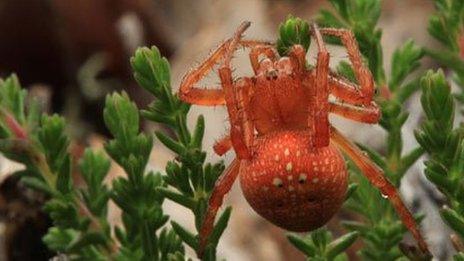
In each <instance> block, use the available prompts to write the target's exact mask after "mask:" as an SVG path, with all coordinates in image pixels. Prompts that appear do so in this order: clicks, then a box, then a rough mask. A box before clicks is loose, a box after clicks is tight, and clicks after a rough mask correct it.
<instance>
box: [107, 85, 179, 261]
mask: <svg viewBox="0 0 464 261" xmlns="http://www.w3.org/2000/svg"><path fill="white" fill-rule="evenodd" d="M103 116H104V120H105V123H106V125H107V126H108V129H109V130H110V132H111V134H112V135H113V137H114V139H112V140H110V141H109V142H108V143H107V144H106V145H105V149H106V151H107V153H108V154H109V155H110V156H111V157H112V158H113V160H114V161H116V162H117V163H118V164H119V165H120V166H121V167H122V168H123V169H124V170H125V172H126V174H127V177H119V178H117V179H115V180H114V181H113V184H112V185H113V189H112V192H111V198H112V200H113V201H114V202H115V203H116V204H117V205H118V206H119V207H120V208H121V209H122V211H123V220H124V231H123V230H122V229H118V237H119V238H120V241H121V243H122V248H123V249H124V250H125V251H128V252H130V253H142V256H141V258H142V259H141V260H161V258H162V257H163V256H166V255H167V254H168V253H163V252H162V251H161V250H162V249H168V250H170V251H172V254H174V253H176V252H180V253H183V247H182V245H181V244H179V242H178V239H177V238H176V237H172V236H171V239H172V240H171V241H170V242H169V243H168V242H160V240H161V236H163V235H164V236H163V237H166V235H165V234H166V232H162V233H161V234H160V235H158V234H157V231H158V230H159V229H161V227H163V225H165V223H166V222H167V221H168V219H169V218H168V216H167V215H165V214H164V213H163V209H162V203H163V200H164V197H163V196H162V195H161V194H160V193H159V192H158V190H157V188H160V187H164V186H165V184H164V181H163V179H162V177H161V174H160V173H156V174H155V173H153V172H146V171H145V169H146V166H147V163H148V159H149V156H150V153H151V149H152V146H153V139H152V138H151V136H149V135H146V134H143V133H140V132H139V121H140V118H139V111H138V109H137V107H136V105H135V104H134V103H133V102H131V101H130V99H129V97H128V96H127V94H125V93H122V94H116V93H115V94H112V95H110V96H108V97H107V99H106V105H105V110H104V111H103ZM163 233H164V234H163ZM169 233H170V232H169ZM163 244H164V246H163ZM134 255H135V256H137V257H138V255H136V254H134ZM125 256H126V254H122V255H120V256H119V259H125ZM131 258H135V257H134V256H132V257H131Z"/></svg>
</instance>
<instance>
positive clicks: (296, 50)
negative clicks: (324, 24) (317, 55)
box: [288, 44, 306, 73]
mask: <svg viewBox="0 0 464 261" xmlns="http://www.w3.org/2000/svg"><path fill="white" fill-rule="evenodd" d="M288 57H290V59H291V60H292V64H293V66H294V70H295V71H298V72H300V73H301V72H303V71H304V70H305V68H306V52H305V49H304V47H303V46H301V45H299V44H296V45H294V46H292V47H291V48H290V51H289V52H288Z"/></svg>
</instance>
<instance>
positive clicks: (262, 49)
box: [249, 45, 276, 74]
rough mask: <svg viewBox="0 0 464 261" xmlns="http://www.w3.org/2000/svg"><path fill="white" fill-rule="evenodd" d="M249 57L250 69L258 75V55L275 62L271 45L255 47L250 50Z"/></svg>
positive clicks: (274, 54)
mask: <svg viewBox="0 0 464 261" xmlns="http://www.w3.org/2000/svg"><path fill="white" fill-rule="evenodd" d="M249 55H250V62H251V67H252V68H253V71H254V73H255V74H258V69H259V56H260V55H265V56H266V57H268V58H269V59H271V61H275V59H276V53H275V51H274V47H273V46H272V45H256V46H254V47H253V48H252V49H251V51H250V54H249Z"/></svg>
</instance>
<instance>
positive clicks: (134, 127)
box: [0, 75, 184, 260]
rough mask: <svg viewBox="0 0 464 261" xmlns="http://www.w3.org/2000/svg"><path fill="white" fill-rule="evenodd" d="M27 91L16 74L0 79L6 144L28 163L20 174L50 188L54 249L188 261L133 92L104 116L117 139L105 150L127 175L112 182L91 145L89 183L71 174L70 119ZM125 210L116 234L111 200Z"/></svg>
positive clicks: (0, 128)
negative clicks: (151, 168) (44, 108)
mask: <svg viewBox="0 0 464 261" xmlns="http://www.w3.org/2000/svg"><path fill="white" fill-rule="evenodd" d="M26 95H27V92H26V91H25V90H22V89H21V87H20V85H19V81H18V79H17V78H16V76H14V75H13V76H11V77H9V78H7V79H5V80H1V81H0V111H1V123H0V137H1V140H0V150H1V151H2V153H3V154H4V155H5V156H6V157H8V158H10V159H12V160H14V161H17V162H20V163H23V164H24V166H25V169H24V170H22V171H20V172H18V173H16V175H21V177H22V182H24V183H25V184H27V185H29V186H31V187H33V188H35V189H37V190H40V191H42V192H44V193H45V194H46V195H47V196H48V197H49V200H48V201H47V202H46V204H45V206H44V209H45V211H46V212H47V213H49V215H50V217H51V218H52V219H53V227H51V228H50V230H49V231H48V233H47V235H46V236H45V237H44V241H45V243H46V244H47V245H48V247H49V248H50V249H51V250H54V251H57V252H63V253H66V254H67V255H68V257H69V258H71V259H73V260H109V259H116V260H166V258H168V257H169V258H171V259H172V260H183V258H182V257H183V253H184V249H183V246H182V243H181V241H180V240H179V239H178V238H177V236H176V235H175V234H174V232H173V231H170V230H167V229H166V228H164V229H162V230H161V227H162V226H163V225H164V224H165V223H166V221H167V220H168V217H167V216H166V215H164V214H163V211H162V207H161V205H162V202H163V196H162V195H161V194H160V193H159V192H158V190H157V188H159V187H164V186H165V183H164V181H163V179H162V177H161V175H160V174H159V173H156V174H155V173H152V172H148V173H146V172H145V167H146V164H147V161H148V156H149V154H150V152H151V148H152V143H153V140H152V138H151V136H147V135H145V134H141V133H139V127H138V126H139V115H138V113H139V112H138V110H137V107H136V106H135V104H134V103H132V102H131V101H130V100H129V98H128V96H127V95H126V94H124V93H123V94H113V95H110V96H108V97H107V100H106V106H105V112H104V118H105V123H106V124H107V126H108V128H109V129H110V132H111V133H112V134H113V136H114V137H115V138H114V139H113V140H111V141H109V142H108V143H107V144H106V146H105V149H106V151H107V153H108V154H109V155H110V156H111V157H112V158H113V160H114V161H116V162H117V163H118V164H120V165H121V167H122V168H123V169H124V170H125V171H126V174H127V176H126V177H120V178H117V179H116V180H114V182H113V184H112V186H111V187H109V186H107V185H106V184H105V183H104V179H105V177H106V175H107V173H108V170H109V166H110V161H109V159H108V158H107V157H106V156H104V154H102V153H101V152H94V151H92V150H86V151H85V153H84V155H83V157H82V159H81V160H80V164H79V166H80V168H79V169H80V170H79V174H80V175H81V176H82V179H83V180H84V182H85V187H83V188H78V187H76V186H75V184H73V181H72V179H71V173H72V166H73V162H72V157H71V155H70V154H69V152H68V151H69V138H68V137H67V136H66V134H65V121H64V119H63V118H61V117H59V116H57V115H52V116H48V115H42V116H41V115H40V112H39V110H38V109H39V107H38V106H37V105H36V103H34V102H31V103H29V104H26V103H25V101H26ZM110 199H111V200H113V201H114V202H115V203H116V204H117V205H118V206H119V207H120V208H121V209H122V211H123V214H122V220H123V226H122V227H117V228H116V229H115V234H116V238H113V237H112V236H111V227H110V225H109V223H108V218H107V209H108V201H109V200H110Z"/></svg>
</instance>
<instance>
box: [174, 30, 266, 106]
mask: <svg viewBox="0 0 464 261" xmlns="http://www.w3.org/2000/svg"><path fill="white" fill-rule="evenodd" d="M249 25H250V23H249V22H244V23H242V24H241V25H240V26H239V28H238V29H237V31H236V33H235V35H234V37H232V38H230V39H228V40H226V41H225V42H224V43H222V44H221V45H220V46H219V47H218V48H217V49H216V50H214V51H213V52H212V53H211V54H210V55H209V56H208V58H206V60H204V61H203V62H202V63H201V64H200V65H199V66H198V67H196V68H194V69H193V70H191V71H190V72H189V73H187V74H186V75H185V76H184V78H183V79H182V82H181V84H180V88H179V96H180V98H181V99H182V100H183V101H185V102H188V103H191V104H198V105H205V106H216V105H224V104H225V97H224V92H223V90H222V89H221V88H220V87H216V86H195V84H196V83H198V82H199V81H200V80H201V79H202V78H203V77H204V76H205V75H206V74H207V73H209V72H210V71H211V69H212V68H213V67H214V65H216V64H217V63H219V62H220V61H221V60H222V59H223V58H224V57H225V56H226V55H227V53H229V52H230V51H232V52H234V51H235V48H234V50H230V45H231V42H232V41H233V40H234V38H236V36H237V35H241V34H243V32H244V31H245V30H246V29H247V28H248V27H249ZM237 45H240V46H243V47H248V48H253V47H256V46H272V44H271V43H269V42H265V41H257V40H239V41H238V42H237V44H235V47H236V46H237Z"/></svg>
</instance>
